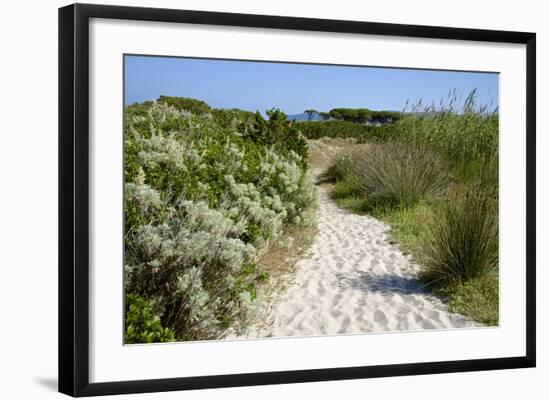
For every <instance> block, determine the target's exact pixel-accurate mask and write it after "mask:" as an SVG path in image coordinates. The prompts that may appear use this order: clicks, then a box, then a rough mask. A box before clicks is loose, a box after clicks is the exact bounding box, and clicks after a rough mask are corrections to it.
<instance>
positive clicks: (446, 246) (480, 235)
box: [424, 191, 498, 284]
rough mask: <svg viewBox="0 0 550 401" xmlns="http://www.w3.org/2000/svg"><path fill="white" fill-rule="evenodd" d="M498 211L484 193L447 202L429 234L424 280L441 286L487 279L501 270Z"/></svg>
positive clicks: (493, 202)
mask: <svg viewBox="0 0 550 401" xmlns="http://www.w3.org/2000/svg"><path fill="white" fill-rule="evenodd" d="M497 217H498V209H497V206H496V202H495V200H494V199H493V198H491V197H489V196H487V195H486V194H484V193H483V192H473V191H468V192H467V193H465V194H463V195H460V196H454V197H453V198H452V199H451V200H449V201H448V202H446V203H445V204H444V205H443V206H442V208H441V209H440V212H439V213H438V215H437V217H436V218H435V219H434V222H433V224H432V227H431V230H430V241H429V242H428V244H427V246H426V248H425V252H424V253H425V258H424V266H425V271H424V276H425V277H426V279H427V280H429V281H438V282H440V283H442V284H448V283H464V282H467V281H469V280H473V279H478V278H481V277H486V276H487V275H488V274H490V273H491V272H493V271H494V270H495V269H496V268H497V266H498V218H497Z"/></svg>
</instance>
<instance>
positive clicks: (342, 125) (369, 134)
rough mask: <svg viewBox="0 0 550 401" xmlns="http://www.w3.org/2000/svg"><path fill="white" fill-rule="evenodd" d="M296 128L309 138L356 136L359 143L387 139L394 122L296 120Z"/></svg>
mask: <svg viewBox="0 0 550 401" xmlns="http://www.w3.org/2000/svg"><path fill="white" fill-rule="evenodd" d="M293 124H294V126H295V127H296V128H298V130H299V131H300V132H301V133H302V135H304V136H305V137H306V138H308V139H320V138H323V137H329V138H336V137H337V138H355V139H357V141H358V142H359V143H364V142H367V141H376V140H383V139H386V138H387V137H388V136H389V135H390V134H391V131H392V127H393V126H394V124H392V123H390V124H384V125H378V126H377V125H365V124H358V123H355V122H351V121H341V120H328V121H296V122H294V123H293Z"/></svg>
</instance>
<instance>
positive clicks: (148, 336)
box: [124, 294, 174, 344]
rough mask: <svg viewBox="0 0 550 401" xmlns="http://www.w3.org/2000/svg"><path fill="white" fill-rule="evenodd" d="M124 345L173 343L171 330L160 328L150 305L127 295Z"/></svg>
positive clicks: (136, 297)
mask: <svg viewBox="0 0 550 401" xmlns="http://www.w3.org/2000/svg"><path fill="white" fill-rule="evenodd" d="M125 305H126V313H125V315H126V324H125V328H126V329H125V335H124V343H125V344H143V343H160V342H166V341H174V333H173V332H172V330H170V329H168V328H165V327H162V325H161V323H160V319H159V318H158V316H155V315H153V311H152V308H151V305H150V304H149V303H148V302H147V301H146V300H144V299H143V298H141V297H139V296H137V295H133V294H127V295H126V299H125Z"/></svg>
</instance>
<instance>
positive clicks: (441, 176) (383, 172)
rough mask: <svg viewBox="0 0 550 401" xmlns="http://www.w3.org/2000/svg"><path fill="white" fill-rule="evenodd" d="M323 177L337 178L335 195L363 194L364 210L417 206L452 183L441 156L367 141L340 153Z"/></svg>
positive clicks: (420, 148) (406, 146)
mask: <svg viewBox="0 0 550 401" xmlns="http://www.w3.org/2000/svg"><path fill="white" fill-rule="evenodd" d="M324 176H325V177H326V178H327V179H332V180H334V181H336V184H335V186H334V190H333V192H332V195H333V197H334V198H338V199H345V198H353V197H355V198H356V197H361V198H362V202H361V205H360V209H361V210H362V211H364V212H368V211H372V212H374V211H375V210H377V209H385V208H388V207H390V208H398V207H401V208H402V207H409V206H414V205H415V204H416V203H417V202H419V201H420V200H431V199H435V198H438V197H440V196H441V195H442V194H444V192H445V190H446V188H447V186H448V184H449V175H448V174H447V173H446V169H445V163H444V161H443V159H442V158H441V157H440V156H438V155H437V154H436V153H434V152H432V151H430V150H429V149H428V148H426V147H424V146H420V145H414V144H413V145H411V144H400V143H376V144H368V145H365V146H361V147H358V148H356V149H354V150H353V151H348V152H345V153H343V154H340V155H337V156H336V157H335V158H334V159H333V162H332V163H331V164H330V166H329V167H328V169H327V170H326V172H325V174H324ZM357 206H359V205H357Z"/></svg>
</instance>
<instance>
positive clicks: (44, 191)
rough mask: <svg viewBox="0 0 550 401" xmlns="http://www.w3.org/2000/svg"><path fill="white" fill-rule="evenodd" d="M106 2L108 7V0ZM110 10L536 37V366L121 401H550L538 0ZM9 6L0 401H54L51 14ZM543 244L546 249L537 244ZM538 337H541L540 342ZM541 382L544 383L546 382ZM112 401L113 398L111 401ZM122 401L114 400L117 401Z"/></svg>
mask: <svg viewBox="0 0 550 401" xmlns="http://www.w3.org/2000/svg"><path fill="white" fill-rule="evenodd" d="M105 1H107V0H105ZM108 1H109V2H110V3H111V4H120V5H133V6H155V7H168V8H185V9H197V10H211V11H232V12H242V13H256V14H273V15H289V16H301V17H316V18H334V19H344V20H345V19H353V20H365V21H379V22H394V23H408V24H425V25H443V26H457V27H468V28H482V29H503V30H518V31H534V32H536V33H537V42H538V48H537V50H538V54H537V58H538V61H537V69H538V77H537V80H538V85H537V91H538V94H537V102H538V107H537V112H538V122H537V131H538V151H537V153H538V163H537V170H538V184H537V185H538V196H537V198H538V219H537V220H538V229H537V231H538V239H539V241H538V248H539V250H538V255H537V258H538V260H539V263H538V264H539V267H538V286H537V287H538V293H539V296H538V310H539V313H538V338H539V341H538V360H539V362H538V367H537V368H536V369H524V370H511V371H494V372H476V373H462V374H446V375H431V376H417V377H399V378H383V379H369V380H354V381H341V382H324V383H313V384H292V385H284V386H264V387H255V388H240V389H221V390H201V391H193V392H186V393H164V394H154V395H151V394H148V395H130V396H124V399H128V400H131V399H135V400H138V399H147V400H175V399H182V398H183V397H185V399H188V400H219V399H229V400H232V399H240V400H243V401H244V400H258V399H261V400H281V399H288V400H294V399H297V398H299V397H306V398H307V399H319V400H332V399H343V398H344V397H345V398H346V399H365V400H368V399H377V400H382V399H389V400H393V399H407V400H440V399H444V400H445V401H450V400H465V399H467V398H472V399H505V400H507V399H521V398H526V399H530V400H545V399H548V397H549V396H550V386H549V384H548V383H549V381H548V377H550V365H549V363H548V346H547V344H548V341H547V338H548V333H547V331H546V327H545V326H546V325H547V319H545V317H547V316H548V315H549V313H548V310H549V308H550V297H549V296H548V295H547V294H545V293H544V288H545V287H546V286H547V284H548V279H549V275H548V273H547V272H545V271H544V270H545V266H547V265H548V262H547V260H548V259H549V258H550V247H548V244H547V242H546V238H548V236H549V234H550V232H549V230H550V221H549V214H548V212H545V211H544V210H543V205H544V204H545V203H548V202H549V201H550V183H549V182H548V181H547V180H546V182H544V181H545V178H544V177H546V176H547V175H548V174H549V173H550V160H549V159H546V160H544V159H543V155H544V154H545V153H548V152H549V151H550V141H549V139H548V137H547V136H545V132H546V131H547V130H548V127H549V120H548V117H547V116H548V115H547V114H545V113H544V111H545V110H548V109H549V107H550V98H549V94H550V92H549V89H550V88H549V85H550V81H549V80H548V76H547V75H546V74H545V72H546V71H545V70H548V69H549V68H550V66H549V57H550V25H548V15H550V14H549V11H548V10H546V9H545V2H544V1H540V0H539V1H534V0H524V1H521V2H519V1H514V2H506V3H505V2H504V1H496V0H491V1H484V2H482V1H479V0H475V1H473V0H461V1H455V2H452V3H451V2H443V1H440V0H439V1H437V0H418V1H407V0H400V1H396V0H386V1H382V2H381V1H361V2H359V1H352V0H339V1H338V2H326V3H321V2H319V1H314V0H307V1H305V0H303V1H301V2H298V1H296V0H294V1H293V0H277V1H271V2H269V3H266V4H262V2H259V1H245V0H231V1H226V2H224V1H222V0H188V1H175V0H161V1H151V0H150V1H143V0H135V1H115V0H108ZM65 4H68V3H65V2H62V1H54V0H50V1H34V0H27V1H21V2H17V3H16V2H9V3H8V2H6V3H4V4H2V8H1V11H0V18H1V20H0V30H1V32H0V44H1V47H2V51H1V53H0V54H1V61H0V106H1V107H0V110H1V112H0V116H1V125H0V188H1V190H0V369H1V370H0V398H1V399H5V400H19V399H25V400H50V399H61V398H64V396H63V395H60V394H57V393H56V386H57V379H56V376H57V8H58V7H60V6H63V5H65ZM545 242H546V243H545ZM545 337H546V338H545ZM544 379H546V380H544ZM109 398H114V397H109ZM118 399H122V397H118Z"/></svg>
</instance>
